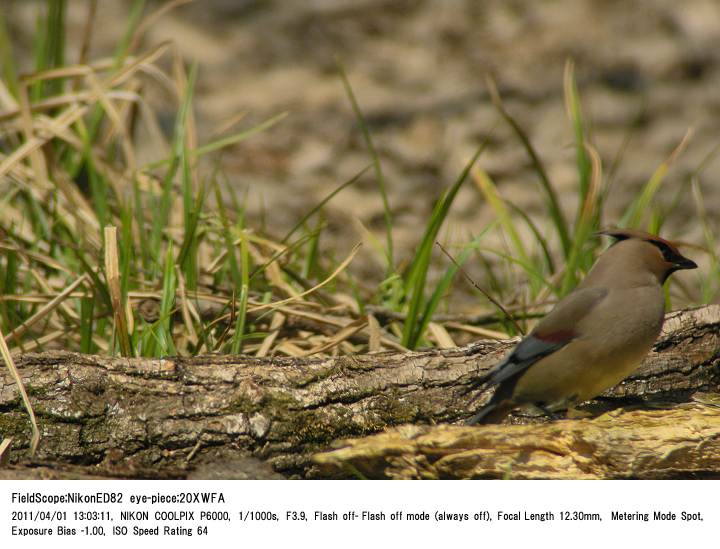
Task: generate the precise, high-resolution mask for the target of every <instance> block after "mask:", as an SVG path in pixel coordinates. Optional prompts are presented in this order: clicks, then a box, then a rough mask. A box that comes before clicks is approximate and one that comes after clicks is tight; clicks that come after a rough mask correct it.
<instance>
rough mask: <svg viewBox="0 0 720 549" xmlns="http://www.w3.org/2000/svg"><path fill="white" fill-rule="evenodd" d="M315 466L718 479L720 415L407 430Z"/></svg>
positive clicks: (366, 471) (403, 472)
mask: <svg viewBox="0 0 720 549" xmlns="http://www.w3.org/2000/svg"><path fill="white" fill-rule="evenodd" d="M315 462H316V463H318V464H320V465H322V466H323V467H324V470H325V472H326V473H327V474H329V475H355V476H363V477H369V478H401V479H422V478H432V479H438V478H440V479H442V478H444V479H456V478H516V479H537V478H544V479H607V478H702V477H716V478H717V477H720V409H718V408H716V407H713V406H704V405H695V404H683V405H679V406H678V407H675V408H673V409H668V410H638V411H631V412H624V411H620V410H618V411H614V412H609V413H606V414H603V415H601V416H599V417H597V418H595V419H592V420H588V419H581V420H562V421H553V422H550V423H546V424H541V425H491V426H486V427H483V428H475V427H459V426H455V425H439V426H436V427H428V426H424V425H404V426H402V427H398V428H395V429H392V430H390V431H388V432H386V433H383V434H380V435H375V436H372V437H367V438H364V439H358V440H354V441H348V442H347V446H346V447H345V448H342V449H340V450H336V451H334V452H328V453H325V454H319V455H317V456H316V457H315Z"/></svg>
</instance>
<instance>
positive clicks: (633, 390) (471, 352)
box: [0, 306, 720, 478]
mask: <svg viewBox="0 0 720 549" xmlns="http://www.w3.org/2000/svg"><path fill="white" fill-rule="evenodd" d="M514 343H515V341H509V342H507V341H506V342H496V341H482V342H478V343H475V344H473V345H469V346H467V347H462V348H457V349H446V350H430V351H420V352H413V353H405V354H402V353H395V352H387V353H376V354H368V355H357V356H346V357H339V358H327V359H292V358H267V359H257V358H252V357H246V356H214V355H213V356H204V357H195V358H166V359H156V360H151V359H122V358H104V357H99V356H87V355H80V354H75V353H64V352H47V353H41V354H25V355H19V356H18V357H17V365H18V368H19V370H20V373H21V375H22V378H23V380H24V382H25V384H26V387H27V389H28V392H29V394H30V398H31V401H32V403H33V406H34V408H35V412H36V414H37V415H38V419H39V422H40V428H41V432H42V435H43V438H42V441H41V443H40V448H39V451H38V453H37V454H36V456H35V458H34V460H33V461H31V460H30V458H29V456H28V452H27V448H28V444H29V436H30V427H29V422H28V420H27V416H26V414H25V412H24V410H23V408H22V404H21V401H20V399H19V396H18V393H17V388H16V386H15V384H14V382H13V381H12V378H11V377H10V375H9V373H8V372H7V371H6V370H3V374H2V376H0V383H1V385H0V436H2V437H13V439H14V444H13V446H12V450H11V452H10V455H9V458H10V463H11V465H10V466H9V467H8V468H5V469H0V478H19V477H32V478H46V477H48V476H53V475H66V476H63V477H62V478H84V477H86V476H104V477H126V478H127V477H130V478H188V477H193V478H277V477H278V476H279V475H278V473H280V474H282V475H283V476H286V477H287V476H292V477H305V478H317V477H327V476H338V475H340V476H345V475H348V474H350V473H349V468H350V469H351V468H352V467H356V468H358V462H357V461H353V460H355V459H356V458H355V457H353V458H350V459H349V460H348V461H347V464H346V465H347V466H346V465H340V464H339V462H338V461H337V459H339V458H338V456H340V455H347V454H338V453H334V454H327V456H328V457H324V458H317V459H319V461H313V460H312V456H313V455H314V454H317V453H321V452H324V451H326V450H328V449H331V448H333V447H334V446H335V447H336V446H337V445H338V444H345V445H346V446H347V447H348V449H346V450H341V452H342V451H345V452H348V451H349V449H351V448H355V449H356V450H357V451H358V452H359V451H360V448H363V446H362V444H364V443H367V444H374V445H377V443H378V441H380V440H386V441H387V442H388V444H390V445H393V444H399V442H398V441H403V440H404V439H406V438H408V433H413V434H412V435H411V436H410V437H409V438H410V439H412V438H413V437H416V436H421V437H427V438H423V440H428V441H431V440H440V438H436V437H441V436H443V437H444V436H446V435H447V436H449V437H450V439H452V438H453V437H455V436H458V437H461V438H462V437H466V438H464V439H463V440H470V439H472V440H477V441H481V440H492V441H493V443H492V444H493V448H496V449H498V448H503V450H502V451H499V452H495V453H494V454H492V452H491V450H492V448H489V449H486V450H487V451H486V453H485V454H484V455H485V456H491V455H494V456H496V459H497V460H498V461H497V463H496V464H493V463H490V462H489V461H488V460H489V459H490V457H487V459H483V460H480V461H478V460H475V461H473V460H470V459H468V460H466V461H463V460H462V459H460V458H457V459H456V460H455V461H453V460H449V461H447V463H450V461H453V463H455V464H456V465H457V466H458V467H459V469H458V470H457V471H456V474H450V473H448V472H447V471H446V470H444V469H443V471H442V472H439V470H436V469H432V474H431V475H430V476H433V475H435V476H448V477H452V476H458V477H465V476H479V477H482V476H492V477H495V476H503V475H505V473H502V474H500V473H498V471H500V470H502V471H506V470H507V468H508V466H510V467H511V471H515V472H517V471H518V470H520V469H519V467H520V463H521V462H522V461H523V460H524V459H526V458H525V457H524V456H526V451H525V450H523V449H522V447H520V446H518V447H513V446H512V444H510V443H507V444H504V445H503V444H501V439H503V437H505V439H509V438H513V437H516V436H517V433H516V432H515V431H514V430H513V429H516V428H517V427H515V426H513V425H504V426H494V427H491V428H479V427H478V428H472V429H469V428H467V429H466V428H460V427H452V426H436V427H430V426H419V427H413V426H406V427H403V428H402V429H401V430H399V431H391V432H388V433H386V434H383V435H380V436H378V437H375V438H370V439H368V440H367V441H361V442H357V441H355V442H351V443H347V442H344V443H339V442H338V441H340V440H346V439H349V438H351V437H366V436H368V435H372V434H375V433H378V432H380V431H383V430H384V429H385V428H387V427H390V426H396V425H401V424H408V423H411V424H415V425H417V424H426V425H427V424H436V423H452V422H458V421H462V420H464V419H466V418H468V417H470V416H471V415H472V414H473V413H474V412H475V411H476V410H477V408H478V407H479V406H480V405H481V404H482V402H483V401H484V400H486V399H487V398H488V397H489V392H488V394H487V395H483V396H481V398H479V399H477V400H476V401H474V402H472V399H473V397H474V396H475V395H474V394H472V393H470V394H466V388H467V387H468V384H469V382H470V381H471V380H472V379H474V378H475V377H476V376H478V375H480V374H481V373H482V372H484V371H486V370H487V369H488V368H490V367H492V366H493V365H494V364H495V363H496V362H497V361H498V360H499V359H500V358H501V357H502V356H503V355H504V353H506V352H507V350H508V349H509V348H510V347H512V345H514ZM719 359H720V307H719V306H709V307H704V308H701V309H695V310H691V311H683V312H677V313H671V314H669V315H668V317H667V319H666V322H665V327H664V331H663V335H662V336H661V337H660V338H659V340H658V343H657V344H656V346H655V350H654V351H653V352H652V353H651V354H650V355H649V356H648V358H647V359H646V361H645V362H644V364H643V366H642V367H641V368H640V369H639V370H638V372H636V374H634V375H633V376H632V377H631V378H629V379H628V380H626V381H624V382H623V383H621V384H620V385H619V386H617V387H615V388H614V389H612V390H611V391H609V392H608V393H606V394H605V395H604V398H603V399H601V400H598V401H595V402H592V403H589V404H588V405H587V407H586V408H587V409H589V410H591V411H593V412H595V413H600V412H602V411H606V410H609V409H614V408H619V407H623V406H625V407H627V406H629V405H635V406H637V405H638V403H640V404H641V406H643V407H645V408H647V407H653V406H657V405H658V403H660V402H662V403H664V405H666V406H667V403H668V402H672V403H682V402H689V401H690V399H691V396H692V395H693V394H694V393H697V392H705V393H712V392H717V391H718V389H719V387H720V372H719V371H718V361H719ZM471 402H472V404H470V403H471ZM637 413H638V414H640V412H637ZM646 413H647V414H650V415H632V414H621V415H619V416H614V415H612V416H602V417H600V418H597V419H596V420H593V421H588V420H575V421H562V422H553V423H551V424H549V425H548V424H547V420H545V419H542V418H540V419H538V418H523V417H515V418H513V420H512V421H513V422H514V423H538V422H540V424H537V425H526V426H524V427H523V429H524V431H522V433H523V437H524V440H527V441H532V440H533V439H536V440H537V441H540V440H544V439H543V434H542V433H543V432H545V433H548V432H551V431H548V429H550V430H552V432H555V433H565V432H567V433H574V435H572V436H573V437H575V438H574V439H573V440H576V441H579V442H577V444H576V446H572V445H568V449H569V450H568V451H571V452H585V453H586V454H588V455H590V454H592V453H593V452H594V451H595V450H594V448H595V446H593V445H592V444H590V443H589V442H588V444H587V445H586V444H584V443H582V440H583V438H582V433H583V432H585V431H587V432H588V433H594V434H593V437H595V438H594V439H593V440H599V439H603V440H607V441H612V440H615V439H613V437H620V438H622V437H623V436H624V435H623V434H622V432H626V436H625V439H623V440H626V441H627V444H626V446H624V447H623V446H617V448H616V451H617V452H629V451H630V449H632V448H633V447H634V443H633V442H632V441H633V438H632V436H631V435H630V434H631V433H632V430H633V427H632V425H631V424H630V423H632V421H633V418H645V419H647V421H649V422H650V421H655V422H660V423H663V424H664V423H665V422H666V421H672V422H673V423H682V424H683V425H684V428H685V429H686V431H682V432H683V433H691V432H692V431H693V429H700V428H702V429H706V428H707V429H708V431H707V435H704V434H703V433H702V432H698V433H695V434H696V435H697V436H699V437H701V438H702V440H705V438H703V437H705V436H706V437H707V442H706V443H702V444H701V443H700V442H699V440H700V439H698V438H695V439H692V438H688V440H695V442H694V444H696V445H698V444H699V445H700V446H702V445H703V444H706V445H707V448H715V447H714V446H712V444H714V442H713V441H714V440H715V438H716V437H717V432H718V431H717V421H718V420H717V417H715V419H714V420H712V417H713V414H714V413H715V412H714V411H713V410H711V409H709V408H708V409H705V408H700V407H698V406H694V407H690V408H687V407H682V406H675V407H671V408H670V409H669V410H666V411H665V412H659V411H652V412H646ZM661 413H673V414H676V415H671V416H667V417H666V419H662V418H663V416H662V415H652V414H661ZM652 418H655V419H652ZM711 420H712V421H715V423H714V425H715V428H716V430H712V429H710V428H709V427H708V425H709V424H708V423H707V422H710V423H712V421H711ZM638 421H639V419H638ZM628 422H630V423H628ZM543 423H545V424H543ZM621 424H622V425H624V426H625V427H623V429H625V431H622V430H621V428H620V425H621ZM676 426H677V427H678V428H680V427H681V426H680V425H676ZM693 426H695V427H693ZM486 429H490V430H491V431H488V430H486ZM543 429H545V431H543ZM647 429H648V430H651V426H647ZM490 432H492V433H494V434H493V435H492V437H490V434H489V433H490ZM648 432H649V431H648ZM654 432H655V434H654V435H652V436H655V437H656V438H655V439H652V440H655V442H654V443H648V444H650V446H648V447H643V446H642V444H641V443H640V442H638V443H637V451H638V452H639V454H638V456H639V457H638V458H637V459H641V457H642V456H646V454H648V453H653V452H654V451H655V450H654V449H655V448H661V447H662V445H661V440H660V439H659V438H657V437H660V436H661V434H662V430H657V429H656V430H655V431H654ZM665 432H666V433H667V434H668V436H672V437H673V438H672V440H674V441H675V443H677V444H680V442H679V441H678V439H676V438H674V437H676V436H678V435H677V433H678V432H680V431H678V432H675V431H671V430H666V431H665ZM403 433H404V434H403ZM473 433H474V435H473ZM483 433H485V434H483ZM503 433H504V434H503ZM602 433H605V434H602ZM554 436H556V437H557V436H559V435H554ZM568 436H571V435H568ZM683 436H685V435H683ZM687 436H688V437H689V436H690V435H689V434H688V435H687ZM382 437H385V438H382ZM467 437H470V438H469V439H468V438H467ZM473 437H475V438H473ZM483 437H485V438H483ZM487 437H490V438H487ZM450 439H448V440H450ZM443 440H444V439H443ZM618 440H619V438H618ZM648 440H651V439H648ZM668 443H669V441H668ZM483 444H485V443H483ZM609 444H610V445H609V446H607V447H606V450H607V452H610V453H612V450H613V447H612V443H609ZM653 444H654V446H653ZM402 445H403V448H408V447H409V446H408V445H407V441H405V442H402ZM513 448H515V449H513ZM598 448H599V447H598ZM667 448H669V447H667ZM468 449H469V451H470V452H471V453H472V452H473V451H474V452H475V453H477V448H475V450H473V447H472V446H468ZM373 451H375V450H373ZM403 451H405V450H403ZM598 451H600V450H598ZM661 451H662V452H664V451H666V450H658V452H661ZM667 451H670V449H667ZM412 452H416V450H413V451H412ZM412 452H411V453H410V454H408V456H409V455H411V454H412ZM354 455H355V454H354ZM356 455H359V454H356ZM377 455H378V456H386V454H383V453H382V452H380V453H378V454H377ZM412 455H415V454H412ZM678 455H680V454H678ZM712 455H713V456H714V457H713V458H712V460H714V461H713V463H714V465H712V467H710V465H711V464H709V463H707V462H704V461H703V462H702V463H703V464H704V465H702V466H699V468H697V467H694V466H693V467H691V466H690V464H688V466H687V467H681V466H678V467H677V470H678V471H682V472H683V473H682V474H685V473H688V474H689V473H690V472H696V473H698V474H708V475H709V474H720V462H718V459H717V452H716V453H715V454H712ZM329 456H334V457H332V458H331V457H329ZM622 457H623V456H620V455H618V456H617V460H616V461H614V462H613V463H616V464H618V465H617V467H621V465H619V464H622V463H625V462H623V460H622V459H621V458H622ZM625 457H626V458H627V459H629V457H628V456H625ZM385 459H386V458H385V457H383V458H379V461H378V463H379V465H378V466H377V467H371V468H367V469H365V471H366V472H365V473H364V474H365V476H378V477H386V476H402V475H399V474H397V473H396V470H395V469H394V468H392V467H390V466H388V465H387V464H385V465H382V463H385V462H384V461H383V460H385ZM412 459H414V458H412ZM418 459H419V457H418ZM568 459H569V458H568ZM573 459H574V458H573ZM587 459H591V457H588V458H587ZM603 459H605V460H606V461H607V460H608V459H609V458H608V457H607V456H606V457H605V458H603ZM687 459H690V457H688V458H687ZM323 460H325V461H323ZM328 460H330V461H328ZM332 460H335V461H332ZM411 461H412V460H411ZM435 463H436V462H435ZM443 463H446V462H443ZM698 463H700V462H698ZM512 464H516V465H512ZM557 466H558V467H561V468H565V467H566V466H565V465H563V463H562V461H558V462H557ZM363 467H364V466H363ZM443 467H444V465H443ZM549 467H550V462H548V468H547V469H545V470H542V469H538V470H536V472H535V473H532V474H530V473H528V476H533V477H543V478H550V477H553V474H554V473H553V471H552V470H551V469H550V468H549ZM608 467H610V465H608ZM701 469H702V470H701ZM358 470H361V469H358ZM409 470H412V468H410V469H409ZM422 470H423V469H422V468H418V469H417V471H418V473H417V476H424V474H420V472H421V471H422ZM568 470H570V469H568ZM588 470H590V469H588ZM629 470H631V471H634V472H631V473H629V475H630V476H648V477H654V476H672V475H669V474H666V473H664V472H662V470H661V468H657V469H648V473H647V475H645V474H642V475H641V473H640V472H639V470H636V469H632V468H631V469H629ZM574 471H576V472H577V475H578V476H577V477H575V476H572V475H571V476H572V478H580V477H584V476H586V475H591V474H596V475H598V476H602V475H603V474H607V475H608V476H614V475H615V473H614V472H612V471H614V469H612V468H609V469H607V470H606V472H605V473H603V470H602V469H601V468H595V469H593V471H595V473H581V469H580V468H576V469H574ZM414 475H416V473H408V476H414ZM618 476H622V475H619V474H618Z"/></svg>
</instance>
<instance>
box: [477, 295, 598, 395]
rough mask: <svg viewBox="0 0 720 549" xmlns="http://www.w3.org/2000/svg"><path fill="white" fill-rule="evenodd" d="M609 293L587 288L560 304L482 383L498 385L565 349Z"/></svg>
mask: <svg viewBox="0 0 720 549" xmlns="http://www.w3.org/2000/svg"><path fill="white" fill-rule="evenodd" d="M607 294H608V290H607V289H606V288H585V289H580V290H576V291H575V292H573V293H572V294H570V295H569V296H567V297H566V298H565V299H563V300H562V301H560V302H559V303H558V304H557V305H556V306H555V308H554V309H553V310H552V311H550V313H549V314H548V315H547V316H546V317H545V318H543V320H542V321H541V322H540V323H539V324H538V325H537V326H536V327H535V329H534V330H533V331H532V333H531V334H530V335H528V336H526V337H525V338H524V339H523V340H522V341H521V342H520V343H518V345H517V347H515V349H513V351H512V352H511V353H510V354H509V355H508V356H507V357H506V358H505V360H503V361H502V362H500V364H498V365H496V366H495V367H494V368H492V369H491V370H490V371H489V372H488V373H487V374H486V376H485V377H484V378H483V380H482V384H488V385H498V384H499V383H502V382H503V381H505V380H506V379H509V378H511V377H513V376H515V375H517V374H519V373H521V372H523V371H525V370H527V369H528V368H529V367H530V366H532V365H533V364H535V363H536V362H537V361H539V360H540V359H542V358H544V357H546V356H548V355H549V354H552V353H554V352H555V351H558V350H560V349H562V348H563V347H565V345H567V344H568V343H570V342H571V341H573V340H574V339H576V338H577V337H578V336H579V335H580V334H579V333H578V332H577V328H578V326H577V325H578V323H579V322H580V320H582V319H583V318H584V317H585V316H586V315H587V314H588V313H589V312H590V311H591V310H592V309H593V308H594V307H596V306H597V305H598V303H600V302H601V301H602V300H603V299H604V298H605V296H607ZM474 385H475V386H477V384H474Z"/></svg>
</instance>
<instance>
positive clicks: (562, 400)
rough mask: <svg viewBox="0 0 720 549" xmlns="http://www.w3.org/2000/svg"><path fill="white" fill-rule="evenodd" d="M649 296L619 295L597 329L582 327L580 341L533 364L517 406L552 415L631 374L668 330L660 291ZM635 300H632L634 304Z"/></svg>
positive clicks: (518, 390) (600, 314)
mask: <svg viewBox="0 0 720 549" xmlns="http://www.w3.org/2000/svg"><path fill="white" fill-rule="evenodd" d="M642 290H643V291H644V293H646V294H647V295H643V294H641V295H640V296H638V295H637V292H638V291H640V290H639V289H635V293H634V294H632V295H624V294H623V292H618V293H617V294H616V295H615V296H614V299H613V301H615V300H619V301H620V305H623V300H626V303H636V304H638V305H635V306H634V307H630V306H628V305H626V306H620V307H618V303H608V304H604V305H606V306H604V307H602V308H600V307H599V308H598V310H597V311H594V313H596V315H597V316H596V317H595V318H594V319H593V324H594V325H595V326H602V327H603V329H601V330H600V329H592V328H589V327H587V326H582V325H579V326H578V329H579V330H580V332H581V333H584V334H587V335H585V336H583V337H580V338H578V339H576V340H574V341H572V342H571V343H570V344H568V345H567V346H566V347H564V348H562V349H560V350H559V351H557V352H555V353H553V354H551V355H549V356H547V357H545V358H544V359H542V360H540V361H538V362H537V363H536V364H534V365H532V366H531V367H530V368H528V370H527V371H526V373H525V374H523V375H522V376H521V377H520V378H519V379H518V381H517V383H516V385H515V388H514V390H513V396H512V400H513V401H514V402H515V403H516V404H525V403H532V404H541V405H543V406H544V407H545V408H547V409H549V410H554V409H562V408H566V407H567V406H569V405H572V404H573V403H576V402H577V403H579V402H582V401H585V400H588V399H591V398H594V397H596V396H598V395H599V394H601V393H603V392H604V391H606V390H607V389H609V388H611V387H613V386H615V385H617V384H618V383H619V382H620V381H622V380H623V379H625V378H626V377H627V376H628V375H630V374H631V373H632V372H633V371H634V370H635V369H636V368H637V367H638V366H639V364H640V362H641V361H642V359H643V358H644V357H645V355H647V353H648V351H650V349H651V348H652V345H653V343H654V342H655V340H656V339H657V336H658V335H659V333H660V329H661V328H662V321H663V313H664V311H663V301H662V299H661V298H660V297H661V296H658V295H657V292H658V291H659V292H661V290H660V289H659V288H658V289H657V291H655V289H654V288H648V289H647V290H645V289H642ZM630 298H631V299H630Z"/></svg>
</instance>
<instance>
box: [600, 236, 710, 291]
mask: <svg viewBox="0 0 720 549" xmlns="http://www.w3.org/2000/svg"><path fill="white" fill-rule="evenodd" d="M599 234H603V235H607V236H610V237H612V238H614V239H615V240H616V242H615V244H613V246H612V247H611V248H610V249H611V250H613V253H612V254H611V255H613V256H614V260H615V261H617V262H619V263H621V264H624V266H625V267H626V268H627V269H635V270H645V271H646V272H647V271H649V272H651V273H652V274H653V275H655V277H656V278H657V280H658V282H659V283H660V284H663V283H664V282H665V281H666V280H667V278H668V277H669V276H670V275H671V274H672V273H674V272H675V271H679V270H681V269H696V268H697V264H696V263H695V262H694V261H693V260H691V259H688V258H687V257H685V256H684V255H682V254H681V253H680V252H679V251H678V243H677V242H672V241H670V240H665V239H664V238H660V237H659V236H656V235H654V234H650V233H646V232H644V231H640V230H637V229H607V230H604V231H600V233H599Z"/></svg>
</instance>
